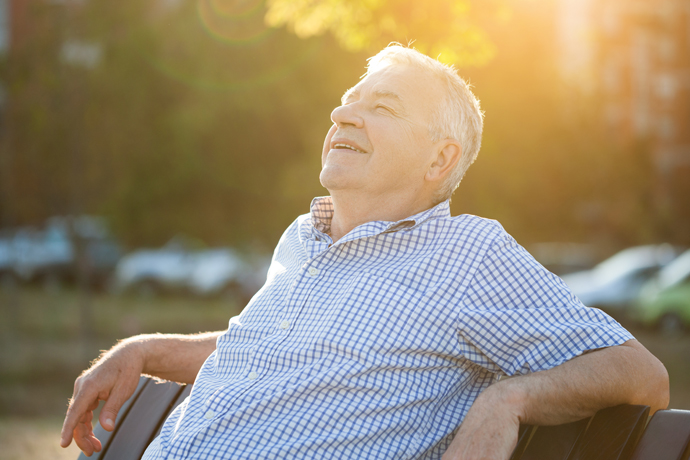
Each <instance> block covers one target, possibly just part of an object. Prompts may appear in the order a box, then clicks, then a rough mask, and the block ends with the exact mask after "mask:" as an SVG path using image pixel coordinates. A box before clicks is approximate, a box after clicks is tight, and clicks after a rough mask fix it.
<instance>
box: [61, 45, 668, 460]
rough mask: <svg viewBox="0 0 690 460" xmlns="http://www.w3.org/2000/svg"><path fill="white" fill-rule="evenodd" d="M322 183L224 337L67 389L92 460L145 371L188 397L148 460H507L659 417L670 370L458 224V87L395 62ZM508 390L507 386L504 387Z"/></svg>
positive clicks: (472, 225) (419, 67)
mask: <svg viewBox="0 0 690 460" xmlns="http://www.w3.org/2000/svg"><path fill="white" fill-rule="evenodd" d="M332 120H333V123H334V124H333V127H332V128H331V129H330V131H329V132H328V135H327V136H326V140H325V143H324V148H323V153H322V163H323V169H322V171H321V183H322V184H323V185H324V187H326V188H327V189H328V191H329V192H330V194H331V195H330V197H322V198H316V199H315V200H314V201H313V202H312V205H311V212H310V214H308V215H304V216H300V217H298V218H297V220H296V221H295V222H293V224H292V225H290V227H288V229H287V230H286V231H285V233H284V234H283V236H282V238H281V239H280V242H279V243H278V246H277V248H276V250H275V254H274V256H273V261H272V264H271V268H270V270H269V273H268V279H267V281H266V284H265V285H264V287H263V288H262V289H261V290H260V291H259V292H258V293H257V294H256V295H255V296H254V298H253V299H252V300H251V302H249V304H248V305H247V306H246V308H245V309H244V311H243V312H242V313H241V314H240V315H239V316H237V317H235V318H232V319H231V320H230V324H229V327H228V330H227V331H224V332H219V333H207V334H201V335H195V336H172V335H151V336H138V337H133V338H130V339H128V340H125V341H123V342H122V343H120V344H119V345H117V346H116V347H115V348H113V349H112V350H111V351H109V352H108V353H106V354H105V355H104V356H103V357H102V358H101V359H100V360H99V361H98V362H97V363H96V364H95V365H94V366H93V367H92V368H91V369H89V370H88V371H86V372H85V373H84V374H83V375H82V376H81V377H80V378H79V379H77V382H76V384H75V395H74V398H73V400H72V402H71V404H70V407H69V409H68V412H67V416H66V419H65V424H64V427H63V433H62V445H63V446H65V445H68V444H69V443H70V441H71V439H72V437H74V439H75V441H76V442H77V444H78V445H79V447H80V448H81V449H82V450H83V451H84V452H86V453H87V454H91V453H92V452H93V451H97V450H99V449H100V442H99V441H98V440H97V439H96V438H95V437H94V436H93V433H92V431H91V419H92V411H93V410H94V409H95V408H96V407H97V405H98V401H99V400H106V403H105V406H104V408H103V410H102V412H101V415H100V422H101V424H102V425H103V426H104V427H105V428H106V429H112V428H113V420H115V416H116V414H117V412H118V409H119V408H120V406H121V405H122V403H123V402H124V401H125V400H126V399H127V398H128V397H129V396H130V395H131V394H132V392H133V390H134V388H135V387H136V384H137V381H138V378H139V375H140V374H141V373H145V374H149V375H153V376H157V377H160V378H163V379H170V380H175V381H178V382H188V383H191V382H194V388H193V390H192V393H191V395H190V396H189V398H188V399H187V400H186V401H184V402H183V403H182V404H181V405H180V406H179V407H178V408H177V409H176V410H175V411H174V412H173V413H172V414H171V415H170V417H169V418H168V420H167V421H166V423H165V425H164V426H163V428H162V431H161V434H160V436H158V438H156V439H155V440H154V441H153V443H152V444H151V445H150V446H149V448H148V450H147V451H146V454H145V456H144V457H145V458H146V459H164V458H166V459H167V458H176V459H177V458H194V459H211V458H232V459H264V458H281V459H282V458H290V459H293V458H295V459H297V458H299V459H301V458H319V459H326V458H333V459H343V458H353V459H354V458H356V459H362V458H366V459H384V458H390V459H402V458H407V459H412V458H414V459H438V458H443V459H463V460H470V459H501V460H505V459H507V458H508V457H509V456H510V453H511V452H512V450H513V448H514V446H515V443H516V440H517V432H518V426H519V424H520V422H524V423H531V424H559V423H565V422H569V421H573V420H577V419H580V418H583V417H586V416H589V415H591V414H593V413H594V412H595V411H597V410H599V409H601V408H604V407H608V406H613V405H616V404H621V403H631V404H647V405H650V406H652V408H653V409H660V408H664V407H666V405H667V402H668V376H667V374H666V370H665V369H664V367H663V365H662V364H661V363H660V362H659V361H658V360H657V359H656V358H654V357H653V356H652V355H651V354H650V353H649V352H648V351H647V350H646V349H645V348H644V347H642V346H641V345H640V344H639V343H638V342H637V341H635V340H634V338H633V337H632V336H631V335H630V334H629V333H628V332H627V331H626V330H625V329H623V328H621V326H620V325H619V324H618V323H616V322H615V321H613V320H612V319H611V318H609V317H608V316H606V315H605V314H603V313H602V312H600V311H599V310H595V309H589V308H586V307H585V306H583V305H582V304H581V303H580V302H579V301H578V300H577V299H576V298H575V297H574V296H573V295H572V294H571V293H570V292H569V291H568V289H567V287H566V286H565V285H564V283H563V282H562V281H561V280H560V279H559V278H558V277H556V276H554V275H553V274H551V273H549V272H548V271H547V270H545V269H544V268H543V267H541V266H540V265H539V264H538V263H537V262H536V261H534V259H533V258H532V257H531V256H530V255H529V254H528V253H527V252H526V251H525V250H524V249H523V248H521V247H520V246H519V245H518V244H517V243H516V242H515V241H514V240H513V238H511V237H510V236H509V235H508V234H507V233H506V232H505V231H504V230H503V228H502V227H501V226H500V225H499V224H498V223H497V222H495V221H491V220H486V219H482V218H479V217H475V216H470V215H462V216H457V217H451V216H450V212H449V197H450V195H451V193H452V192H453V190H454V189H455V188H456V187H457V185H458V183H459V182H460V180H461V178H462V176H463V174H464V173H465V171H466V170H467V168H468V167H469V165H470V164H471V163H472V162H473V160H474V159H475V157H476V156H477V152H478V150H479V145H480V140H481V129H482V114H481V111H480V109H479V104H478V102H477V100H476V99H475V97H474V95H473V94H472V93H471V92H470V90H469V88H468V86H467V84H466V83H465V82H464V81H463V80H462V79H461V78H460V77H458V76H457V74H456V73H455V71H454V70H452V69H451V68H449V67H446V66H444V65H442V64H440V63H439V62H438V61H435V60H433V59H431V58H429V57H427V56H424V55H422V54H420V53H418V52H416V51H414V50H411V49H407V48H404V47H401V46H391V47H388V48H386V49H384V50H383V51H381V52H380V53H379V54H377V55H376V56H375V57H373V58H371V60H370V62H369V66H368V71H367V73H366V76H365V78H363V79H362V80H361V81H360V82H359V83H358V84H357V85H356V86H355V87H354V88H352V89H350V90H349V91H347V92H346V93H345V96H344V97H343V103H342V105H341V106H340V107H338V108H336V109H335V110H334V111H333V113H332ZM506 376H516V377H515V378H501V377H506Z"/></svg>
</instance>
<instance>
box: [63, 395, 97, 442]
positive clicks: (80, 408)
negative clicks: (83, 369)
mask: <svg viewBox="0 0 690 460" xmlns="http://www.w3.org/2000/svg"><path fill="white" fill-rule="evenodd" d="M94 402H95V403H96V404H98V398H96V395H95V394H92V393H86V392H84V391H79V392H78V393H77V394H76V396H75V397H74V398H73V399H72V401H71V402H70V405H69V407H68V408H67V414H66V415H65V421H64V423H63V424H62V433H61V434H60V445H61V446H62V447H67V446H69V444H70V442H72V433H73V432H74V430H75V428H76V427H77V423H79V420H81V418H82V417H83V416H84V414H85V413H86V412H87V411H88V409H89V407H91V406H92V405H93V403H94Z"/></svg>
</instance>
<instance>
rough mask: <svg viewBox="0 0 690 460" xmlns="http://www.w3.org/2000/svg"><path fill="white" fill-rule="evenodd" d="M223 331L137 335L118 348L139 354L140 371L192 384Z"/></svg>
mask: <svg viewBox="0 0 690 460" xmlns="http://www.w3.org/2000/svg"><path fill="white" fill-rule="evenodd" d="M222 333H223V331H216V332H204V333H201V334H191V335H182V334H146V335H138V336H135V337H130V338H129V339H126V340H124V341H123V342H121V344H120V345H118V347H127V348H129V349H131V350H132V351H133V352H134V353H137V354H138V355H139V356H140V359H141V362H142V365H143V370H142V373H143V374H147V375H151V376H154V377H158V378H161V379H165V380H172V381H175V382H180V383H193V382H194V379H195V378H196V375H197V374H198V372H199V369H201V366H202V364H203V363H204V361H206V358H208V356H209V355H210V354H211V353H213V351H214V350H215V349H216V339H217V338H218V336H219V335H220V334H222Z"/></svg>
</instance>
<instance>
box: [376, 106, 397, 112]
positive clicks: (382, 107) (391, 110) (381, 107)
mask: <svg viewBox="0 0 690 460" xmlns="http://www.w3.org/2000/svg"><path fill="white" fill-rule="evenodd" d="M378 109H383V110H385V111H386V112H388V113H391V114H394V113H395V110H393V109H391V108H390V107H388V106H386V105H381V104H379V105H377V106H376V110H378Z"/></svg>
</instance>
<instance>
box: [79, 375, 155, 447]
mask: <svg viewBox="0 0 690 460" xmlns="http://www.w3.org/2000/svg"><path fill="white" fill-rule="evenodd" d="M149 380H150V379H149V378H147V377H140V378H139V384H138V385H137V388H136V389H135V390H134V393H132V396H130V397H129V399H128V400H127V401H125V403H124V404H123V405H122V407H121V408H120V411H119V412H118V413H117V418H116V419H115V429H114V430H113V431H106V429H105V428H103V427H102V426H101V424H100V422H96V426H95V427H94V428H93V434H95V435H96V437H97V438H98V439H99V440H100V441H101V446H102V448H101V451H100V452H94V453H93V455H91V457H87V456H86V455H84V453H83V452H82V453H81V454H79V457H78V459H77V460H87V459H89V460H101V458H102V455H104V454H105V451H106V450H108V446H109V445H110V441H111V440H112V438H113V435H114V434H115V433H116V432H117V429H118V427H119V426H120V424H121V423H122V421H123V420H124V419H125V417H126V416H127V414H128V413H129V410H130V408H131V407H132V405H133V404H134V402H135V401H136V400H137V398H138V397H139V395H140V394H141V391H142V390H143V389H144V386H145V385H146V384H147V383H148V381H149Z"/></svg>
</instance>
